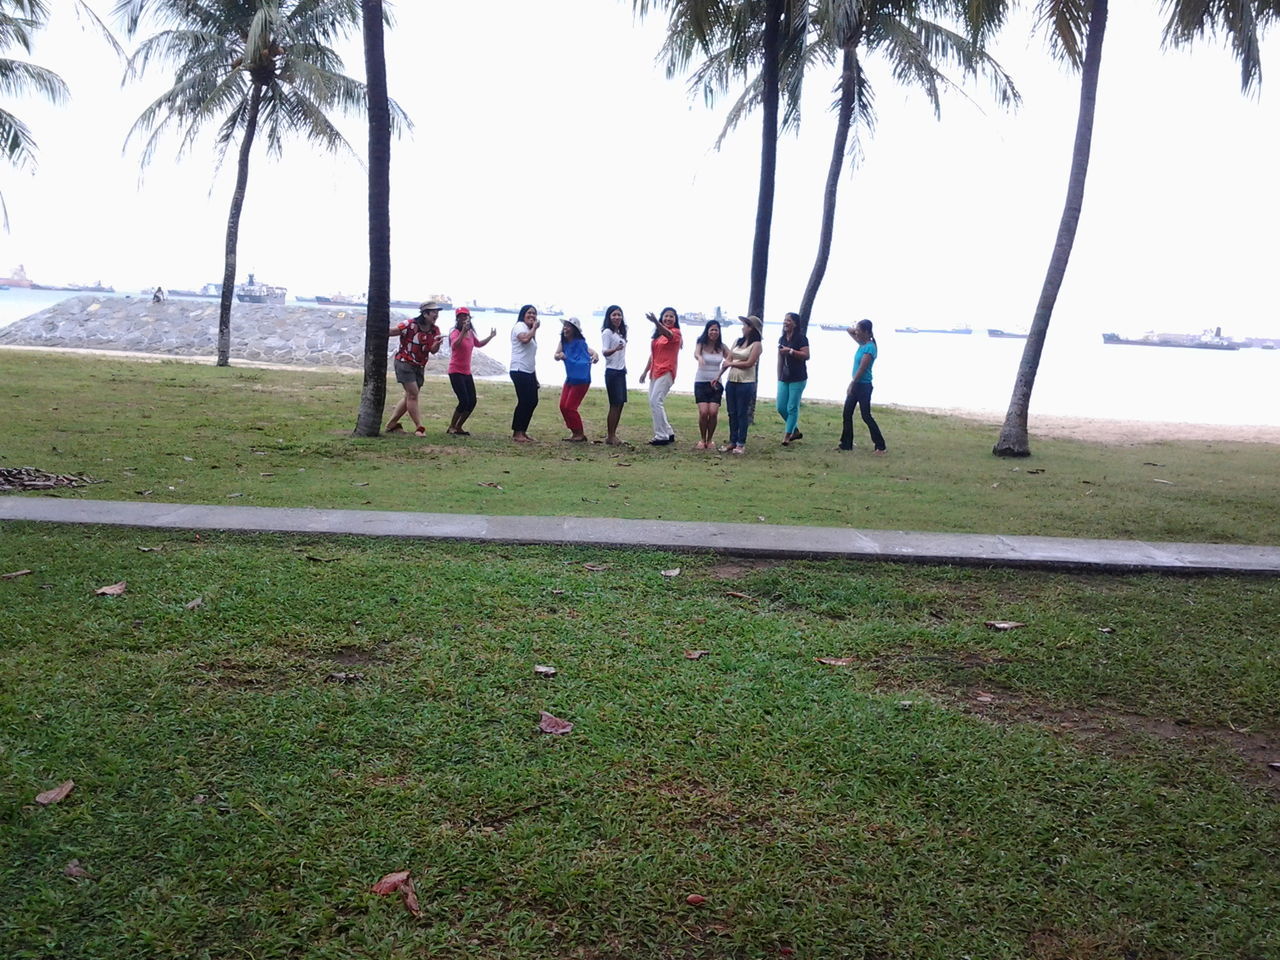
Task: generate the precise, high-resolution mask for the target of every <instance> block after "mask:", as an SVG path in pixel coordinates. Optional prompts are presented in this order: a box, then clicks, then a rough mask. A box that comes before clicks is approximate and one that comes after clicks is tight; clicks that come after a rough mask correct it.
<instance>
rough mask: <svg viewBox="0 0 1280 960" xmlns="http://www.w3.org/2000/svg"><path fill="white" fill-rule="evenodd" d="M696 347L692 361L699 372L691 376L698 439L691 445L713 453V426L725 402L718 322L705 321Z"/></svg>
mask: <svg viewBox="0 0 1280 960" xmlns="http://www.w3.org/2000/svg"><path fill="white" fill-rule="evenodd" d="M695 344H696V345H695V346H694V348H693V359H694V360H695V361H696V362H697V364H698V372H697V373H695V374H694V375H693V399H694V402H695V403H697V404H698V434H699V436H700V437H701V439H700V440H699V441H698V442H697V443H696V444H694V449H695V450H714V449H715V448H716V443H715V436H716V424H717V423H719V421H720V404H721V402H722V401H723V400H724V384H723V383H722V382H721V380H720V366H721V364H723V363H724V360H725V357H726V356H727V354H726V353H725V347H724V340H723V339H722V338H721V335H720V321H719V320H708V321H707V325H706V326H705V327H703V328H702V335H701V336H700V337H698V339H697V340H696V341H695Z"/></svg>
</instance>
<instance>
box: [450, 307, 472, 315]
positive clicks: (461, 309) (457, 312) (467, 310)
mask: <svg viewBox="0 0 1280 960" xmlns="http://www.w3.org/2000/svg"><path fill="white" fill-rule="evenodd" d="M453 313H454V315H455V316H462V314H464V313H465V314H466V315H467V316H468V317H469V316H471V309H470V308H469V307H459V308H458V309H457V310H455V311H453Z"/></svg>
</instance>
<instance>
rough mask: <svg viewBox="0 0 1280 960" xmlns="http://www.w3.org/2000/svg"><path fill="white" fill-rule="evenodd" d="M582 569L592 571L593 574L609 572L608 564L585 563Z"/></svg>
mask: <svg viewBox="0 0 1280 960" xmlns="http://www.w3.org/2000/svg"><path fill="white" fill-rule="evenodd" d="M582 569H583V570H590V571H591V572H592V573H599V572H600V571H601V570H608V569H609V565H608V564H607V563H584V564H583V565H582Z"/></svg>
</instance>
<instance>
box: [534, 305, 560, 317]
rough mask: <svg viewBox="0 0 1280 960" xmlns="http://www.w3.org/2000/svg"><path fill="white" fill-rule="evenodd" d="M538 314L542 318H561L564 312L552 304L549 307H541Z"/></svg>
mask: <svg viewBox="0 0 1280 960" xmlns="http://www.w3.org/2000/svg"><path fill="white" fill-rule="evenodd" d="M539 313H541V314H542V315H543V316H544V317H563V316H564V311H563V310H561V309H560V308H559V307H557V306H556V305H555V304H554V303H553V304H552V305H551V306H549V307H543V308H542V309H541V310H540V311H539Z"/></svg>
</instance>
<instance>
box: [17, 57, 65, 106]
mask: <svg viewBox="0 0 1280 960" xmlns="http://www.w3.org/2000/svg"><path fill="white" fill-rule="evenodd" d="M28 93H35V94H39V95H40V96H42V97H44V98H45V99H46V100H49V101H50V102H52V103H63V102H65V101H66V100H67V98H68V97H69V96H70V92H69V91H68V90H67V85H66V83H64V82H63V80H62V78H61V77H60V76H58V75H57V74H56V73H54V72H53V71H52V70H46V69H45V68H44V67H40V66H36V64H34V63H27V62H26V61H24V60H0V94H5V95H7V96H20V95H23V94H28Z"/></svg>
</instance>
